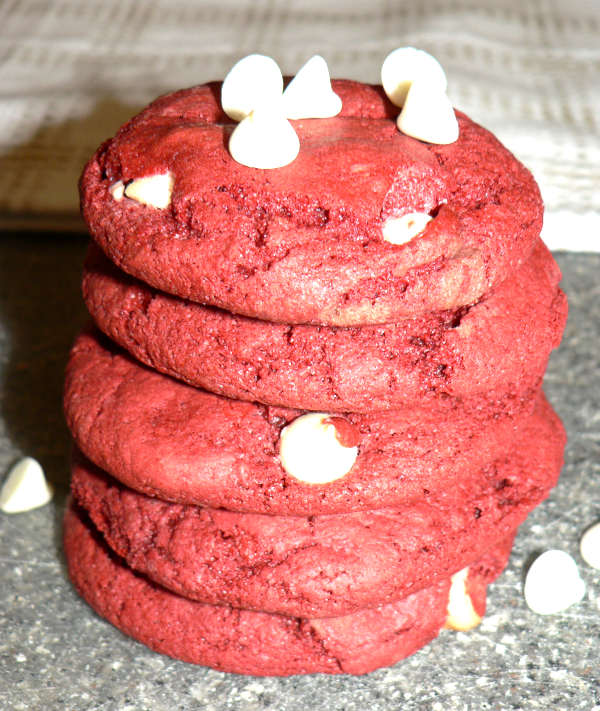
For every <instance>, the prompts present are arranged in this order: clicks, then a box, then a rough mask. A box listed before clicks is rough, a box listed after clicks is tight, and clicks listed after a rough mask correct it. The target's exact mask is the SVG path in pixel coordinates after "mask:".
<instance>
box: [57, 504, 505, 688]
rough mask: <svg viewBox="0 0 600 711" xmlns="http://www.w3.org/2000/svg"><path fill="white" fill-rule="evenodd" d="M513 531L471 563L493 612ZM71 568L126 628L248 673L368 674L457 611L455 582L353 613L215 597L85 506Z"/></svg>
mask: <svg viewBox="0 0 600 711" xmlns="http://www.w3.org/2000/svg"><path fill="white" fill-rule="evenodd" d="M511 543H512V537H509V538H508V540H506V541H505V542H503V543H502V544H501V545H499V546H498V547H496V548H495V549H493V550H491V551H490V552H488V553H487V554H486V555H485V556H484V557H483V558H482V559H481V560H480V561H479V562H478V563H476V564H475V565H473V566H471V567H470V568H469V573H468V578H467V585H466V589H467V591H468V593H469V595H470V597H471V599H472V603H473V606H474V608H475V610H476V611H477V613H479V614H480V615H482V614H483V611H484V607H485V587H486V585H487V583H489V582H491V581H492V580H494V579H495V578H496V577H497V576H498V575H499V573H500V572H501V570H502V569H503V568H504V566H505V565H506V560H507V558H508V555H509V552H510V547H511ZM64 546H65V553H66V557H67V562H68V567H69V574H70V577H71V579H72V581H73V583H74V585H75V587H76V588H77V590H78V591H79V593H80V594H81V595H82V596H83V597H84V598H85V600H87V602H88V603H89V604H90V605H91V606H92V607H93V608H94V610H96V612H98V614H100V615H102V616H103V617H105V618H106V619H108V620H109V621H110V622H111V623H112V624H114V625H115V626H116V627H118V628H119V629H120V630H122V631H123V632H124V633H125V634H127V635H130V636H131V637H134V638H135V639H137V640H139V641H141V642H143V643H144V644H146V645H148V646H149V647H151V648H152V649H154V650H155V651H158V652H162V653H163V654H168V655H170V656H172V657H176V658H178V659H182V660H183V661H186V662H191V663H194V664H202V665H205V666H210V667H213V668H215V669H219V670H222V671H230V672H236V673H240V674H255V675H263V676H264V675H270V676H273V675H279V676H287V675H290V674H308V673H313V672H325V673H330V674H339V673H349V674H364V673H366V672H369V671H372V670H374V669H377V668H379V667H382V666H387V665H390V664H394V663H395V662H396V661H398V660H400V659H402V658H404V657H406V656H408V655H409V654H412V653H413V652H415V651H416V650H417V649H419V648H420V647H422V646H423V645H424V644H426V643H427V642H429V641H431V640H432V639H433V638H434V637H436V636H437V634H438V632H439V630H440V629H441V627H442V626H443V625H444V623H445V621H446V618H447V604H448V593H449V588H450V582H449V581H448V580H445V581H441V582H439V583H437V584H436V585H435V586H433V587H431V588H428V589H426V590H423V591H421V592H419V593H415V594H413V595H411V596H409V597H407V598H405V599H404V600H402V601H400V602H396V603H392V604H389V605H385V606H382V607H379V608H376V609H372V610H364V611H361V612H357V613H354V614H352V615H349V616H344V617H336V618H330V619H327V620H321V619H299V618H293V617H283V616H281V615H270V614H267V613H262V612H251V611H246V610H238V609H235V608H230V607H223V606H212V605H206V604H202V603H199V602H194V601H191V600H188V599H186V598H184V597H180V596H178V595H175V594H173V593H171V592H168V591H167V590H165V589H164V588H161V587H160V586H158V585H156V584H154V583H152V582H149V581H148V580H147V579H146V578H144V577H143V576H140V575H137V574H135V573H133V572H132V571H131V570H130V569H128V568H127V567H126V566H125V565H124V564H123V563H122V561H121V560H120V559H118V558H117V557H116V556H114V554H111V553H109V551H108V550H107V549H106V547H105V546H103V545H102V543H101V542H100V541H99V539H98V536H96V535H95V534H94V532H93V530H92V529H91V528H90V527H89V525H86V524H85V523H84V522H83V520H82V519H81V517H80V515H79V514H78V512H77V511H76V510H74V509H68V510H67V512H66V515H65V526H64Z"/></svg>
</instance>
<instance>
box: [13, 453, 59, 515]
mask: <svg viewBox="0 0 600 711" xmlns="http://www.w3.org/2000/svg"><path fill="white" fill-rule="evenodd" d="M52 495H53V491H52V487H51V486H50V485H49V484H48V482H47V481H46V477H45V476H44V470H43V469H42V467H41V466H40V464H39V462H38V461H37V460H35V459H33V457H24V458H23V459H21V460H20V461H18V462H17V463H16V464H15V466H14V467H13V468H12V469H11V470H10V472H9V474H8V477H7V478H6V481H5V482H4V484H3V486H2V489H1V490H0V509H1V510H2V511H4V512H5V513H21V512H23V511H30V510H31V509H37V508H39V507H40V506H45V505H46V504H47V503H48V502H49V501H50V500H51V499H52Z"/></svg>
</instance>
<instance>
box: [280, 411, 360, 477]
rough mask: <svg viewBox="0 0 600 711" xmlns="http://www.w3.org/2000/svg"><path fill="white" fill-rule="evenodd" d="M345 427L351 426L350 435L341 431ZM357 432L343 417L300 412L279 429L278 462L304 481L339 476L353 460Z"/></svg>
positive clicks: (355, 454) (289, 472)
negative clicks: (298, 415)
mask: <svg viewBox="0 0 600 711" xmlns="http://www.w3.org/2000/svg"><path fill="white" fill-rule="evenodd" d="M336 421H339V422H337V424H336ZM345 427H347V428H348V429H349V430H350V433H351V436H350V437H348V434H347V433H345V432H344V428H345ZM357 434H358V433H356V432H355V431H354V430H353V427H352V425H351V424H350V423H349V422H348V421H347V420H345V419H344V418H343V417H339V416H335V415H329V414H327V413H324V412H311V413H309V414H307V415H301V416H300V417H297V418H296V419H295V420H294V421H293V422H291V423H290V424H289V425H288V426H287V427H284V428H283V430H282V431H281V436H280V440H279V459H280V461H281V465H282V466H283V468H284V469H285V470H286V472H287V473H288V474H289V475H290V476H293V477H294V478H295V479H299V480H300V481H303V482H306V483H307V484H327V483H328V482H331V481H335V480H336V479H340V478H341V477H343V476H345V475H346V474H347V473H348V472H349V471H350V469H351V468H352V466H353V464H354V462H355V461H356V457H357V455H358V446H356V440H357V437H356V438H355V435H357ZM348 440H350V441H348ZM348 444H351V445H352V446H346V445H348Z"/></svg>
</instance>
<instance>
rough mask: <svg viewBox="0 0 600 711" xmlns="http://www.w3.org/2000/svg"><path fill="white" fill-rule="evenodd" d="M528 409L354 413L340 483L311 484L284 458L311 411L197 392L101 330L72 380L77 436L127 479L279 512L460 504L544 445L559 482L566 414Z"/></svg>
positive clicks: (78, 346) (170, 496)
mask: <svg viewBox="0 0 600 711" xmlns="http://www.w3.org/2000/svg"><path fill="white" fill-rule="evenodd" d="M534 406H535V409H534V411H533V414H532V415H531V414H530V413H531V410H532V408H533V407H534ZM522 410H523V411H522V412H521V414H520V415H519V416H508V415H506V414H503V413H502V412H501V411H499V410H497V409H496V408H487V409H486V408H482V409H481V410H474V411H465V409H464V408H463V407H462V406H461V403H460V402H459V403H458V404H457V406H456V407H455V408H454V409H452V408H448V409H447V410H446V409H444V410H442V411H441V412H440V411H435V410H433V409H432V408H427V409H417V408H414V409H405V410H383V411H380V412H374V413H367V414H357V413H349V414H347V415H344V416H343V417H341V418H338V420H339V422H338V424H337V427H338V428H339V431H341V430H342V429H344V428H345V429H347V430H349V434H350V435H351V436H352V438H354V439H355V444H356V446H357V447H358V455H357V457H356V461H355V462H354V465H353V466H352V468H351V469H350V471H349V472H348V473H347V474H346V475H345V476H342V477H341V478H338V479H336V480H335V481H331V482H329V483H327V484H309V483H306V482H305V481H300V480H299V479H298V478H295V477H294V476H291V475H290V474H289V473H288V472H286V470H285V469H284V468H283V467H282V464H281V460H280V456H279V454H280V436H281V432H282V429H283V428H284V426H286V425H287V424H288V423H290V422H292V421H295V420H296V419H297V418H298V417H299V416H301V415H302V414H303V413H302V412H301V411H298V410H289V409H282V408H272V407H266V406H261V405H256V404H254V403H248V402H242V401H237V400H230V399H228V398H224V397H220V396H218V395H214V394H211V393H207V392H205V391H202V390H199V389H196V388H192V387H190V386H187V385H184V384H183V383H180V382H178V381H176V380H173V379H172V378H169V377H168V376H165V375H161V374H160V373H157V372H155V371H152V370H150V369H148V368H146V367H144V366H141V365H139V364H137V363H136V362H135V361H134V360H132V359H131V357H130V356H128V355H126V354H124V353H123V352H122V351H120V350H119V349H116V348H115V347H114V346H111V344H110V343H108V342H106V341H99V340H98V339H97V337H95V336H94V335H93V334H82V335H81V336H80V337H79V338H78V339H77V341H76V343H75V346H74V348H73V350H72V353H71V358H70V362H69V365H68V367H67V377H66V384H65V413H66V418H67V422H68V425H69V427H70V429H71V432H72V434H73V437H74V439H75V442H76V443H77V445H78V446H79V447H80V449H81V450H82V451H83V452H84V454H86V455H87V456H88V457H89V458H90V459H91V460H92V461H93V462H95V463H96V464H97V465H98V466H100V467H101V468H102V469H104V470H105V471H108V472H110V473H111V474H112V475H113V476H115V477H116V478H118V479H119V480H120V481H122V482H123V483H124V484H126V485H127V486H130V487H131V488H133V489H136V490H138V491H141V492H143V493H146V494H149V495H152V496H158V497H159V498H162V499H166V500H170V501H175V502H180V503H193V504H200V505H207V506H211V507H212V508H227V509H230V510H234V511H250V512H252V511H253V512H258V513H270V514H297V515H312V514H318V513H334V512H344V511H353V510H361V509H379V508H399V507H401V506H404V505H406V504H408V503H410V502H413V501H417V500H420V499H422V498H423V496H429V495H430V494H431V493H435V492H436V491H439V490H446V491H448V492H449V494H450V495H452V496H455V497H456V498H457V500H459V501H460V500H461V498H464V496H467V497H468V492H469V491H470V490H471V488H472V487H473V486H474V484H475V483H476V482H478V481H479V480H481V479H482V478H485V476H487V475H489V476H492V477H494V478H496V479H497V480H498V481H503V480H504V479H505V478H508V479H510V478H511V472H512V471H513V470H516V471H521V470H522V468H523V467H524V466H525V463H527V462H528V461H529V460H530V459H531V458H533V459H536V458H537V457H538V456H540V455H539V454H538V453H537V449H538V444H537V442H539V441H544V442H547V443H548V444H547V447H546V450H545V452H546V453H545V454H544V455H543V456H549V457H550V461H549V462H548V477H549V479H552V478H553V477H554V473H555V472H556V471H558V468H559V467H560V463H561V461H562V449H563V446H564V432H563V429H562V427H561V425H560V422H559V421H558V418H557V417H556V415H555V414H554V413H553V411H552V409H551V408H550V406H549V405H548V403H547V402H546V401H545V399H544V398H543V395H541V394H540V395H536V396H535V397H533V396H531V395H530V397H529V399H528V400H526V401H525V402H524V403H523V404H522ZM308 446H310V445H308ZM486 473H488V474H486Z"/></svg>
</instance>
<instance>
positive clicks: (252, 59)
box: [221, 54, 283, 121]
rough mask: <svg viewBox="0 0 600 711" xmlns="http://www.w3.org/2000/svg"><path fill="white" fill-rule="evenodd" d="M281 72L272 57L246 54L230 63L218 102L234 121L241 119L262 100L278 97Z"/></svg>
mask: <svg viewBox="0 0 600 711" xmlns="http://www.w3.org/2000/svg"><path fill="white" fill-rule="evenodd" d="M282 91H283V75H282V74H281V69H280V68H279V65H278V64H277V62H276V61H275V60H274V59H271V57H266V56H265V55H264V54H249V55H248V56H247V57H244V58H243V59H240V60H239V62H237V63H236V64H234V65H233V67H232V68H231V69H230V71H229V73H228V74H227V76H226V77H225V79H224V80H223V84H222V86H221V106H222V107H223V111H224V112H225V113H226V114H227V115H228V116H229V118H232V119H233V120H234V121H241V120H242V119H244V118H246V116H248V115H249V114H250V112H252V111H254V109H256V108H258V107H259V106H262V105H263V104H265V103H266V104H271V103H272V102H273V101H275V100H277V99H279V98H281V92H282Z"/></svg>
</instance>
